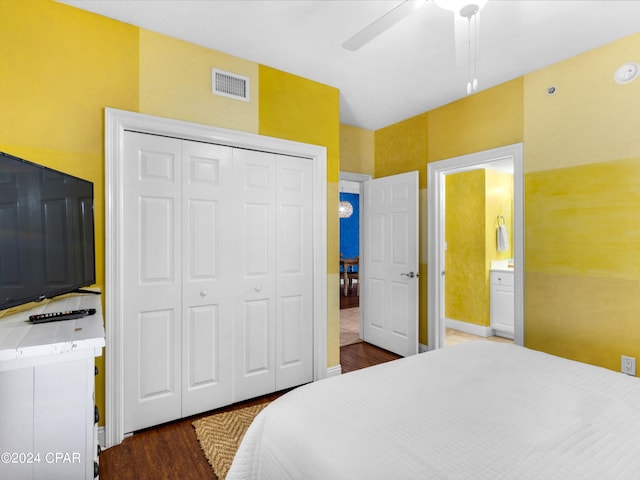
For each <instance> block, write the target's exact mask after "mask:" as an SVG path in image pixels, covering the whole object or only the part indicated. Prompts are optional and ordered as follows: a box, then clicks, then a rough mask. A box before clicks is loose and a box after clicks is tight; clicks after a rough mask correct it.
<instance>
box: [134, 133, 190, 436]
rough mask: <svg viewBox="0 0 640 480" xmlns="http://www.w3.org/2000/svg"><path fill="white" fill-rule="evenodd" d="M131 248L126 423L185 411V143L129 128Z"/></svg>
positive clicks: (157, 419)
mask: <svg viewBox="0 0 640 480" xmlns="http://www.w3.org/2000/svg"><path fill="white" fill-rule="evenodd" d="M125 140H126V141H125V162H124V165H123V168H124V170H125V172H124V179H125V187H124V198H123V203H124V205H126V206H127V207H128V208H125V209H124V212H123V213H124V217H123V222H124V230H125V232H126V242H127V244H128V245H129V248H127V249H125V250H124V252H123V265H122V268H124V270H125V274H124V275H123V279H124V283H125V285H124V289H123V291H124V292H125V294H124V298H123V307H124V310H123V311H124V312H125V315H126V318H125V319H124V322H123V325H124V332H123V341H124V365H126V372H125V373H126V374H125V381H124V431H125V432H132V431H134V430H138V429H141V428H145V427H148V426H151V425H155V424H158V423H162V422H165V421H168V420H172V419H174V418H178V417H179V416H180V407H181V394H180V391H181V384H180V382H181V373H180V363H181V360H180V351H181V346H180V314H179V312H180V306H181V292H182V288H181V285H180V277H179V275H178V274H177V272H179V271H180V252H179V251H178V250H177V246H178V245H179V244H180V229H179V228H176V222H179V220H180V195H181V193H180V192H181V185H180V182H181V172H180V170H179V168H178V166H179V159H180V157H181V146H180V142H179V141H178V140H174V139H169V138H162V137H151V136H148V135H141V134H136V133H130V132H127V133H126V137H125Z"/></svg>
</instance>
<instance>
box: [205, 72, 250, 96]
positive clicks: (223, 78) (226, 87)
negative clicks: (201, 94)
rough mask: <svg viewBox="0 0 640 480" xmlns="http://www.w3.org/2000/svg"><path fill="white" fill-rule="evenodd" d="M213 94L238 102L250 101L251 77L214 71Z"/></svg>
mask: <svg viewBox="0 0 640 480" xmlns="http://www.w3.org/2000/svg"><path fill="white" fill-rule="evenodd" d="M212 87H213V93H214V94H216V95H222V96H223V97H228V98H235V99H236V100H244V101H245V102H248V101H249V77H244V76H242V75H237V74H235V73H229V72H225V71H223V70H218V69H217V68H214V69H212Z"/></svg>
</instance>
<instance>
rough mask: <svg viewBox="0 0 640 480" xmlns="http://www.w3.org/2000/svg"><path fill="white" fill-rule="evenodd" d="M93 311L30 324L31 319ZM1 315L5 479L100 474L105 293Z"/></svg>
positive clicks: (0, 447) (1, 463)
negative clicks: (99, 363) (98, 386)
mask: <svg viewBox="0 0 640 480" xmlns="http://www.w3.org/2000/svg"><path fill="white" fill-rule="evenodd" d="M88 308H95V309H96V313H95V314H94V315H91V316H87V317H83V318H80V319H75V320H64V321H58V322H50V323H42V324H38V325H32V324H30V323H28V322H26V320H27V319H28V317H29V315H32V314H39V313H46V312H59V311H68V310H78V309H88ZM12 311H13V309H11V310H7V311H4V312H0V314H1V315H0V478H1V479H5V478H6V479H12V480H18V479H46V480H54V479H64V480H75V479H92V478H95V477H97V473H98V468H97V467H98V445H97V423H96V422H97V418H98V412H97V408H96V407H95V397H94V386H95V373H96V371H95V364H94V358H95V357H97V356H100V355H102V347H104V345H105V335H104V327H103V318H102V308H101V302H100V296H99V295H92V294H73V295H67V296H64V297H60V298H57V299H54V300H48V301H44V302H42V303H38V304H36V306H35V307H34V308H32V309H31V310H24V311H19V312H17V313H11V312H12Z"/></svg>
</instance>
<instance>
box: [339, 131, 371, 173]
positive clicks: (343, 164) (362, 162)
mask: <svg viewBox="0 0 640 480" xmlns="http://www.w3.org/2000/svg"><path fill="white" fill-rule="evenodd" d="M373 157H374V148H373V130H367V129H365V128H359V127H354V126H352V125H346V124H340V171H341V172H349V173H362V174H364V175H373Z"/></svg>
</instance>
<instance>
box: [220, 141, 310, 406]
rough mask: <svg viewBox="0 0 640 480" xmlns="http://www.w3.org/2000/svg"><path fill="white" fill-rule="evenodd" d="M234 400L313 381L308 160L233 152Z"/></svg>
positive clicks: (245, 151)
mask: <svg viewBox="0 0 640 480" xmlns="http://www.w3.org/2000/svg"><path fill="white" fill-rule="evenodd" d="M234 165H235V168H236V179H237V182H238V183H237V185H236V189H235V190H236V192H237V197H236V198H237V201H236V202H235V203H236V205H237V208H238V209H237V212H236V215H235V217H236V224H237V225H236V228H237V229H238V230H237V231H239V232H240V235H238V237H237V240H236V242H237V245H236V248H237V251H238V252H239V255H238V258H237V261H236V268H237V272H238V274H239V276H240V278H239V283H238V285H239V288H238V291H237V294H236V299H237V300H236V304H235V313H234V327H233V328H234V354H233V355H234V376H233V378H234V387H233V389H234V394H233V398H234V401H240V400H243V399H246V398H251V397H254V396H256V395H261V394H263V393H265V392H269V391H274V390H276V389H283V388H287V387H290V386H293V385H299V384H301V383H305V382H308V381H311V380H313V328H312V327H313V305H312V298H313V296H312V288H313V281H312V278H313V274H312V272H313V268H312V248H310V246H311V245H312V216H311V211H312V210H311V205H312V203H311V202H312V188H311V185H312V183H311V182H312V169H311V162H306V161H304V160H302V159H300V158H292V157H287V156H284V155H276V154H272V153H266V152H258V151H250V150H236V151H235V152H234Z"/></svg>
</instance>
